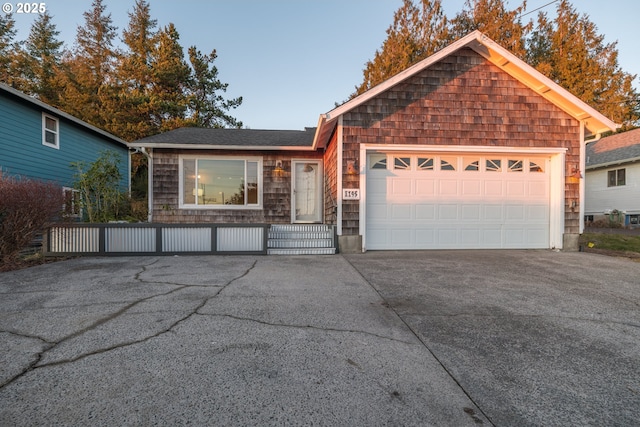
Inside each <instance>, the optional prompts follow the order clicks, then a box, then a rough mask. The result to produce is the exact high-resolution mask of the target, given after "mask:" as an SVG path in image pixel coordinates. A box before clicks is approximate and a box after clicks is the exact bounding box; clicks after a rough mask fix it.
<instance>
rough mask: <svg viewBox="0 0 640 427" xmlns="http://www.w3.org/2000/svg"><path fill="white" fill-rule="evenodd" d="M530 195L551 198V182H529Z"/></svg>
mask: <svg viewBox="0 0 640 427" xmlns="http://www.w3.org/2000/svg"><path fill="white" fill-rule="evenodd" d="M528 196H530V197H536V198H538V197H539V198H541V199H546V200H548V199H549V183H548V182H546V181H544V182H540V181H532V182H529V194H528Z"/></svg>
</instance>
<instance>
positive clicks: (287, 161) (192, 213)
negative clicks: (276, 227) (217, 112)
mask: <svg viewBox="0 0 640 427" xmlns="http://www.w3.org/2000/svg"><path fill="white" fill-rule="evenodd" d="M181 154H183V155H197V156H212V155H215V156H236V157H238V156H247V154H248V153H247V152H246V151H224V152H222V153H220V152H214V151H211V150H177V149H156V150H154V153H153V173H154V180H153V221H154V222H157V223H245V224H246V223H251V224H256V223H265V224H289V223H290V222H291V159H292V158H294V159H303V158H308V159H321V156H322V154H321V153H313V152H308V151H306V152H302V151H301V152H297V151H287V152H275V151H264V152H251V153H250V155H251V156H258V157H262V168H263V169H262V187H263V188H262V190H261V191H262V208H257V209H215V208H212V209H206V208H198V209H181V208H180V207H179V200H178V198H179V185H180V177H179V164H178V162H179V156H180V155H181ZM277 161H282V164H283V168H284V170H285V172H283V173H279V174H278V173H275V172H274V168H275V167H276V162H277Z"/></svg>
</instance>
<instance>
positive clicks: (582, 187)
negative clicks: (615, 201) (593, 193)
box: [578, 120, 600, 234]
mask: <svg viewBox="0 0 640 427" xmlns="http://www.w3.org/2000/svg"><path fill="white" fill-rule="evenodd" d="M585 127H586V123H585V121H584V120H581V121H580V167H579V173H580V183H579V184H578V185H579V187H578V188H579V190H578V200H579V209H578V212H579V215H580V217H579V218H578V219H579V224H580V225H579V227H578V233H579V234H582V233H583V232H584V202H585V200H584V197H585V185H584V182H585V181H586V179H587V175H586V170H585V169H586V162H587V159H586V156H587V141H585V139H584V137H585V135H584V134H585V131H584V129H585ZM598 139H600V134H597V135H596V139H595V141H597V140H598ZM589 142H592V141H589Z"/></svg>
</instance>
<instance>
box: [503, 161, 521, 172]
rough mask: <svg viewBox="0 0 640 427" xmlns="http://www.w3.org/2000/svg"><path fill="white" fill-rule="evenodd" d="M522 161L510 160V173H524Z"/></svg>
mask: <svg viewBox="0 0 640 427" xmlns="http://www.w3.org/2000/svg"><path fill="white" fill-rule="evenodd" d="M522 163H523V161H522V160H509V161H508V164H509V169H507V170H508V171H509V172H524V169H523V168H522Z"/></svg>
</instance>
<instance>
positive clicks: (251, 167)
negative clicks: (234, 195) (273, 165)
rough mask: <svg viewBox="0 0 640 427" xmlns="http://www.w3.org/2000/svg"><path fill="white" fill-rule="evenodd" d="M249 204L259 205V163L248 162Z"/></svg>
mask: <svg viewBox="0 0 640 427" xmlns="http://www.w3.org/2000/svg"><path fill="white" fill-rule="evenodd" d="M247 204H249V205H257V204H258V162H247Z"/></svg>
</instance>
